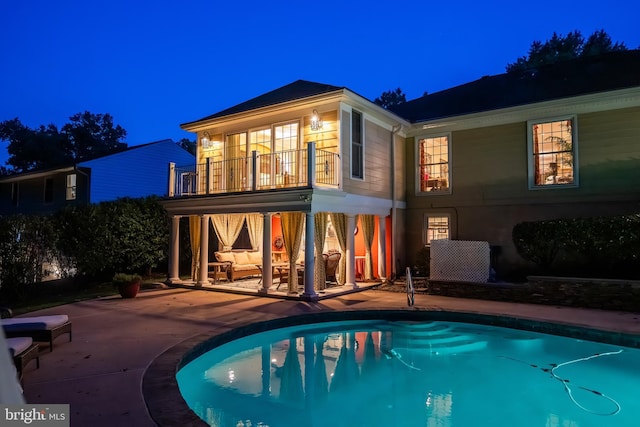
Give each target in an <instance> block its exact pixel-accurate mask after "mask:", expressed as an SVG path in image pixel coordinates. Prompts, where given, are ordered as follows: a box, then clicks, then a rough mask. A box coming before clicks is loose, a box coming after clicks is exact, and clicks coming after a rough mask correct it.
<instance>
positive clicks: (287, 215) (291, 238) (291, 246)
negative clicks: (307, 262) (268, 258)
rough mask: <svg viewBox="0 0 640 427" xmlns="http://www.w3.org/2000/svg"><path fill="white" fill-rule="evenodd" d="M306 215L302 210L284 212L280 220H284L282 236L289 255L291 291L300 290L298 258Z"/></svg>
mask: <svg viewBox="0 0 640 427" xmlns="http://www.w3.org/2000/svg"><path fill="white" fill-rule="evenodd" d="M304 218H305V215H304V213H302V212H282V213H281V214H280V221H281V222H282V238H283V239H284V248H285V250H286V251H287V257H289V279H288V280H289V293H297V292H298V273H297V270H296V260H297V259H298V253H299V252H300V242H301V240H302V231H303V230H304Z"/></svg>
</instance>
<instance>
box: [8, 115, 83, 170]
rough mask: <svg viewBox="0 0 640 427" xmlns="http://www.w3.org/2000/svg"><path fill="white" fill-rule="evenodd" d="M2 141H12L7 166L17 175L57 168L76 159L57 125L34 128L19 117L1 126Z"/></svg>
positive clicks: (9, 146)
mask: <svg viewBox="0 0 640 427" xmlns="http://www.w3.org/2000/svg"><path fill="white" fill-rule="evenodd" d="M0 139H3V140H6V141H9V145H8V146H7V152H8V153H9V159H8V160H7V164H8V165H10V166H12V167H13V172H26V171H29V170H33V169H38V168H44V167H55V166H58V165H60V164H63V163H66V162H69V161H71V160H72V159H73V157H72V156H71V153H70V150H69V149H70V146H69V143H68V140H67V138H66V136H65V135H62V134H61V133H60V132H59V131H58V128H57V127H56V126H55V125H53V124H50V125H47V126H44V125H41V126H40V127H39V128H38V129H31V128H29V127H27V126H25V125H23V124H22V123H21V122H20V120H19V119H18V118H15V119H13V120H6V121H4V122H2V123H0Z"/></svg>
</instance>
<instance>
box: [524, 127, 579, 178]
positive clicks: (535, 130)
mask: <svg viewBox="0 0 640 427" xmlns="http://www.w3.org/2000/svg"><path fill="white" fill-rule="evenodd" d="M574 132H575V117H569V118H563V119H557V120H550V121H540V122H529V141H528V146H529V186H530V187H531V188H535V187H546V188H548V187H555V186H574V185H575V184H576V180H575V179H576V174H575V172H576V164H575V163H576V162H575V160H576V151H575V149H576V144H575V142H576V141H575V133H574Z"/></svg>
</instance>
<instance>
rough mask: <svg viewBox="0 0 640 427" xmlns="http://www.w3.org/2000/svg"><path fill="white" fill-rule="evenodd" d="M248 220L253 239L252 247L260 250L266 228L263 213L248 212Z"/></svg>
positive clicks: (250, 236) (250, 235) (248, 227)
mask: <svg viewBox="0 0 640 427" xmlns="http://www.w3.org/2000/svg"><path fill="white" fill-rule="evenodd" d="M246 220H247V231H248V232H249V240H251V247H252V248H253V250H254V251H259V250H261V249H262V230H263V228H264V221H263V220H262V215H261V214H259V213H252V214H247V215H246Z"/></svg>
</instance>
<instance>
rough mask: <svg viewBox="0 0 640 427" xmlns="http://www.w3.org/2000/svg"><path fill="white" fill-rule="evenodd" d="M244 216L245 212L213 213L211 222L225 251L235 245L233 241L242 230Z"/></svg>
mask: <svg viewBox="0 0 640 427" xmlns="http://www.w3.org/2000/svg"><path fill="white" fill-rule="evenodd" d="M244 217H245V215H244V214H216V215H211V223H212V224H213V228H214V230H216V234H217V235H218V239H220V243H222V250H223V251H230V250H231V248H232V247H233V242H235V241H236V239H237V238H238V235H239V234H240V230H242V224H243V223H244Z"/></svg>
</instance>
